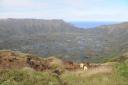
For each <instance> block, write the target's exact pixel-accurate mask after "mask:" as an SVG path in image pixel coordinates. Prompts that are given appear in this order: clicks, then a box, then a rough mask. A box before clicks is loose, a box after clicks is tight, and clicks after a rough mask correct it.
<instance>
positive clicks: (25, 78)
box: [0, 70, 60, 85]
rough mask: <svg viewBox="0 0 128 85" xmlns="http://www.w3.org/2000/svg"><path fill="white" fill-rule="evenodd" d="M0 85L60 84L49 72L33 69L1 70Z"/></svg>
mask: <svg viewBox="0 0 128 85" xmlns="http://www.w3.org/2000/svg"><path fill="white" fill-rule="evenodd" d="M0 85H60V83H59V81H58V79H57V78H56V76H54V75H51V74H50V73H49V72H35V71H31V70H0Z"/></svg>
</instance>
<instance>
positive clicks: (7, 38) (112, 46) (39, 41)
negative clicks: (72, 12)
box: [0, 19, 128, 62]
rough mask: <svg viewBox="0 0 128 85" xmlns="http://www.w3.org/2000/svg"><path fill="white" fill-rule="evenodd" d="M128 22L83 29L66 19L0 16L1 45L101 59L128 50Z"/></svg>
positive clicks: (63, 56)
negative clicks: (9, 17) (6, 17)
mask: <svg viewBox="0 0 128 85" xmlns="http://www.w3.org/2000/svg"><path fill="white" fill-rule="evenodd" d="M127 36H128V23H127V22H125V23H121V24H115V25H110V26H101V27H97V28H95V29H80V28H76V27H74V26H72V25H71V24H69V23H66V22H64V21H63V20H42V19H5V20H0V49H11V50H19V51H23V52H31V53H33V54H38V55H43V56H46V57H47V56H53V55H54V56H57V57H61V58H64V59H69V60H75V61H80V60H84V59H85V60H89V61H96V62H97V61H100V60H102V59H103V58H108V57H113V56H117V55H119V54H122V53H124V52H127V51H128V46H127V45H128V38H127Z"/></svg>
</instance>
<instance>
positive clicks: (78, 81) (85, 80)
mask: <svg viewBox="0 0 128 85" xmlns="http://www.w3.org/2000/svg"><path fill="white" fill-rule="evenodd" d="M63 80H65V82H67V83H68V85H128V81H126V80H125V79H123V78H121V76H120V75H118V73H116V72H113V73H111V74H107V73H98V74H94V75H86V73H85V74H81V75H79V74H77V73H70V72H68V73H66V74H64V75H63Z"/></svg>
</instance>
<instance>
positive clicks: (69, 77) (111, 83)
mask: <svg viewBox="0 0 128 85" xmlns="http://www.w3.org/2000/svg"><path fill="white" fill-rule="evenodd" d="M127 66H128V61H126V62H125V63H120V64H117V65H116V66H115V67H114V69H113V71H112V72H98V73H94V74H88V72H85V71H74V72H72V71H66V72H64V73H63V74H62V75H61V76H60V78H61V80H62V81H63V82H65V83H64V85H128V81H127V79H128V76H127V74H128V68H126V67H127ZM0 85H62V83H61V82H60V80H59V79H58V78H57V77H56V76H55V75H54V74H53V73H51V72H50V71H49V72H37V71H33V70H32V69H28V68H27V69H22V70H11V69H10V70H0Z"/></svg>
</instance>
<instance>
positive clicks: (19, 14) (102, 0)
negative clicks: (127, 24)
mask: <svg viewBox="0 0 128 85" xmlns="http://www.w3.org/2000/svg"><path fill="white" fill-rule="evenodd" d="M0 18H36V19H63V20H66V21H128V0H0Z"/></svg>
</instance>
